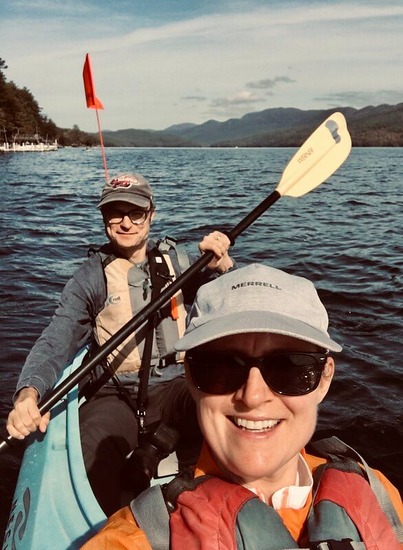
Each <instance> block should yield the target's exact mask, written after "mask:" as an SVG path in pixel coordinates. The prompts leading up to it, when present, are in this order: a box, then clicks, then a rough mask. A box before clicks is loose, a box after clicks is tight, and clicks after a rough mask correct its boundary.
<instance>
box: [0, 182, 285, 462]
mask: <svg viewBox="0 0 403 550" xmlns="http://www.w3.org/2000/svg"><path fill="white" fill-rule="evenodd" d="M280 197H281V195H280V193H279V192H278V191H273V192H272V193H271V194H270V195H269V196H268V197H266V199H264V200H263V201H262V202H261V203H260V204H258V206H256V207H255V208H254V209H253V210H252V212H250V213H249V214H248V215H247V216H245V218H243V219H242V220H241V221H240V222H239V223H238V224H237V225H236V226H235V227H234V228H233V229H231V230H230V231H226V232H225V233H226V235H227V236H228V238H229V239H230V241H231V244H232V245H233V244H234V243H235V239H236V238H237V237H238V236H239V235H240V234H241V233H243V231H245V229H247V228H248V227H249V226H250V225H252V223H253V222H254V221H255V220H257V218H259V217H260V216H261V215H262V214H263V213H264V212H265V211H266V210H268V209H269V208H270V206H272V205H273V204H274V203H275V202H276V201H277V200H278V199H279V198H280ZM213 257H214V253H213V252H211V251H208V252H206V253H205V254H203V256H201V257H200V258H199V259H198V260H197V261H196V262H195V263H194V264H193V265H191V266H190V267H189V268H188V269H187V270H186V271H184V272H183V273H182V275H180V276H179V277H178V278H177V279H175V281H173V282H172V283H171V284H170V285H169V286H168V287H167V288H166V289H165V290H163V291H162V292H161V294H160V295H159V297H158V298H157V299H156V300H154V301H153V302H151V303H150V304H148V305H147V306H146V307H144V308H143V309H142V310H141V311H140V312H139V313H138V314H137V315H135V316H134V317H133V318H132V319H131V320H130V321H129V322H128V323H126V324H125V325H124V326H123V327H122V328H121V329H119V330H118V332H116V333H115V334H114V335H113V336H111V338H109V340H108V341H107V342H105V344H103V345H102V346H101V347H100V348H99V350H98V351H97V352H96V353H95V355H94V356H93V357H91V358H89V359H88V360H86V361H84V362H83V364H82V365H81V366H80V367H79V368H78V369H77V370H76V371H75V372H73V373H72V374H70V376H68V377H67V378H66V380H64V382H62V383H61V384H59V385H58V386H57V387H56V388H55V389H54V390H52V391H51V392H50V394H49V395H48V396H47V397H46V398H45V399H43V400H42V401H41V402H40V403H39V405H38V408H39V411H40V413H41V414H45V413H46V412H48V411H49V410H50V409H51V408H52V407H53V406H54V405H55V404H56V403H57V402H58V401H60V399H62V398H63V397H64V396H65V395H67V393H68V392H69V391H70V390H71V389H72V388H74V386H76V385H77V384H78V383H79V382H80V381H81V380H82V379H83V378H84V377H85V376H86V375H87V374H88V373H90V372H91V371H92V370H93V369H94V368H95V367H96V366H97V365H99V363H101V361H103V360H104V359H105V358H106V357H108V355H109V354H110V353H112V351H114V350H115V349H116V348H117V346H119V345H120V344H121V343H122V342H124V340H126V338H127V337H128V336H130V335H131V334H132V333H133V332H134V331H135V330H136V329H137V328H139V327H140V326H141V325H142V324H143V323H145V322H146V321H147V320H148V319H149V318H150V317H151V315H153V314H154V313H155V312H156V311H158V310H159V309H160V308H161V307H162V306H163V305H164V304H165V303H166V302H167V301H168V300H169V299H170V298H171V297H172V296H173V295H174V294H176V292H177V291H178V290H180V289H181V288H182V287H183V285H184V284H185V283H187V282H188V281H190V279H192V278H193V277H194V275H196V273H198V272H199V271H201V270H202V269H203V268H204V267H205V266H206V265H207V264H208V263H210V261H211V260H212V259H213ZM13 439H14V438H13V437H12V436H11V435H8V436H7V437H6V438H4V439H3V441H2V442H1V443H0V452H1V450H2V449H3V448H4V447H6V446H7V445H10V444H11V441H12V440H13Z"/></svg>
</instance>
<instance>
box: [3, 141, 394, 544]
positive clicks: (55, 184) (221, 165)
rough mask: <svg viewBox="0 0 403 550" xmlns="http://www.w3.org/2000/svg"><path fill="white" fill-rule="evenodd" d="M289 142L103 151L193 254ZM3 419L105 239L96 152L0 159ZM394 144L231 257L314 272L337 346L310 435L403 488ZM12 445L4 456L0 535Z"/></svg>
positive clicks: (268, 223) (278, 166)
mask: <svg viewBox="0 0 403 550" xmlns="http://www.w3.org/2000/svg"><path fill="white" fill-rule="evenodd" d="M294 152H295V150H294V149H286V148H285V149H134V148H119V149H108V150H107V160H108V167H109V173H110V174H111V175H113V174H115V173H117V172H122V171H138V172H141V173H143V174H144V175H145V176H146V177H148V178H149V180H150V181H151V183H152V184H153V186H154V188H155V194H156V198H157V215H156V218H155V222H154V226H153V235H154V236H156V237H158V236H163V235H171V236H175V237H176V238H177V239H178V240H179V241H181V242H183V243H186V244H187V245H188V248H189V250H190V251H193V252H194V251H196V250H197V242H198V241H199V240H200V239H201V237H202V236H203V235H204V234H205V233H206V232H207V231H209V230H210V229H213V228H219V229H230V228H231V227H233V226H235V225H236V224H237V223H238V222H239V221H240V220H241V219H242V218H243V217H244V216H245V215H246V214H248V213H249V212H250V211H251V210H252V209H253V208H254V207H255V206H256V205H257V204H259V203H260V202H261V201H262V200H263V199H264V198H265V197H266V196H267V195H268V194H269V193H270V192H271V191H273V190H274V189H275V187H276V185H277V182H278V181H279V179H280V176H281V173H282V171H283V169H284V168H285V166H286V165H287V163H288V161H289V160H290V159H291V157H292V155H293V154H294ZM0 182H1V188H2V192H1V203H0V224H1V236H2V239H1V242H0V256H1V264H0V300H1V317H2V319H1V326H0V369H1V371H0V373H1V374H0V376H1V389H0V422H1V428H0V429H1V431H2V432H3V428H2V427H3V426H4V425H5V420H6V417H7V414H8V411H9V410H10V407H11V399H12V394H13V391H14V387H15V384H16V381H17V378H18V375H19V371H20V369H21V366H22V364H23V362H24V358H25V356H26V355H27V353H28V351H29V350H30V348H31V347H32V345H33V343H34V341H35V340H36V338H37V337H38V336H39V334H40V332H41V331H42V329H43V328H44V327H45V326H46V324H47V323H48V321H49V318H50V316H51V315H52V313H53V310H54V309H55V306H56V303H57V298H58V295H59V293H60V292H61V290H62V288H63V286H64V284H65V282H66V281H67V279H68V278H69V277H70V275H71V274H72V272H73V270H74V269H75V268H76V267H78V266H79V265H80V263H81V262H82V261H83V260H84V258H85V257H86V251H87V248H88V246H89V245H90V244H91V243H102V242H103V240H104V234H103V228H102V223H101V217H100V214H99V212H98V211H97V209H96V204H97V201H98V197H99V194H100V191H101V188H102V186H103V183H104V174H103V167H102V160H101V154H100V150H99V149H97V148H95V149H91V150H84V149H60V150H58V151H56V152H50V153H41V154H40V153H37V154H34V153H20V154H11V153H10V154H7V155H0ZM402 207H403V149H399V148H390V149H388V148H386V149H358V148H357V149H353V150H352V152H351V154H350V156H349V158H348V159H347V161H346V162H345V164H344V165H343V166H342V167H341V168H340V170H339V171H338V172H337V173H336V174H335V175H333V176H331V178H330V179H329V180H328V181H327V182H326V183H324V184H322V185H321V186H319V187H318V188H317V189H316V190H314V191H312V192H311V193H309V194H308V195H306V196H304V197H301V198H298V199H292V198H287V197H284V198H282V199H281V200H280V201H278V202H277V203H276V204H275V205H274V206H273V207H272V208H271V209H270V210H268V211H267V212H266V213H265V214H264V215H263V216H262V217H261V218H259V220H257V222H256V223H255V224H253V226H251V227H250V228H249V229H248V230H247V231H246V232H245V233H244V234H242V235H240V236H239V237H238V239H237V242H236V243H235V246H234V248H233V250H232V255H233V256H234V257H235V258H236V260H237V262H238V264H239V265H243V264H245V263H250V262H252V261H257V262H264V263H268V264H270V265H272V266H274V267H277V268H280V269H285V270H287V271H289V272H291V273H294V274H299V275H303V276H305V277H308V278H310V279H311V280H313V281H314V283H315V284H316V286H317V288H318V291H319V294H320V296H321V298H322V300H323V302H324V303H325V305H326V307H327V309H328V312H329V316H330V320H331V328H330V333H331V335H332V336H333V338H334V339H335V340H336V341H337V342H340V343H341V344H342V345H343V347H344V349H343V352H342V353H341V354H339V355H338V356H337V358H336V361H337V362H336V367H337V373H336V377H335V380H334V382H333V385H332V387H331V390H330V393H329V395H328V397H327V399H326V401H325V403H324V404H323V405H322V406H321V410H320V419H319V423H318V430H320V431H321V432H323V434H325V435H327V434H328V432H332V433H335V434H336V435H338V436H339V437H341V438H342V439H344V440H345V441H346V442H347V443H349V444H352V445H353V446H355V448H356V449H357V450H358V451H360V452H361V453H362V454H363V455H364V456H365V458H366V459H367V461H368V462H369V463H370V465H372V466H375V467H378V468H379V469H381V470H382V471H383V472H384V473H386V474H387V475H388V477H389V478H390V479H391V480H392V481H393V483H395V485H397V486H398V487H399V489H400V490H401V489H402V486H403V474H402V471H401V465H402V458H403V456H402V455H403V424H402V376H403V362H402V359H401V357H402V354H401V351H402V343H401V342H402V334H403V330H402V329H403V317H402V309H403V274H402V253H403V240H402V226H403V208H402ZM20 456H21V451H20V452H18V451H17V452H11V451H7V452H5V453H3V454H2V455H1V456H0V502H1V512H0V515H1V517H0V533H1V535H2V534H3V532H4V528H5V524H6V521H7V517H8V512H9V507H10V504H11V498H12V493H13V489H14V485H15V479H16V475H17V472H18V467H19V463H20Z"/></svg>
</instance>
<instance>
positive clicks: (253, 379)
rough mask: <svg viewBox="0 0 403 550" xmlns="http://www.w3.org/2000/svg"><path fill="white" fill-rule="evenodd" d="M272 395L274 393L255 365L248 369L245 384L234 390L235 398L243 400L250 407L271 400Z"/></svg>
mask: <svg viewBox="0 0 403 550" xmlns="http://www.w3.org/2000/svg"><path fill="white" fill-rule="evenodd" d="M273 397H274V393H273V392H272V390H271V389H270V388H269V386H268V385H267V384H266V382H265V381H264V379H263V376H262V373H261V372H260V369H259V368H257V367H252V368H251V369H250V371H249V375H248V379H247V380H246V382H245V384H244V385H243V386H242V387H240V388H239V390H237V391H236V392H235V398H236V399H239V400H241V401H243V402H244V403H245V405H247V406H248V408H250V409H253V408H255V407H257V406H258V405H260V404H261V403H264V402H265V401H271V400H272V399H273Z"/></svg>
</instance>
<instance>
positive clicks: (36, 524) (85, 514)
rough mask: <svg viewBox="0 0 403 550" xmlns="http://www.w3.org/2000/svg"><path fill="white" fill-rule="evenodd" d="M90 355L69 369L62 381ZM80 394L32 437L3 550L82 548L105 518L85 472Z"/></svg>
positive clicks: (65, 402) (68, 399) (74, 392)
mask: <svg viewBox="0 0 403 550" xmlns="http://www.w3.org/2000/svg"><path fill="white" fill-rule="evenodd" d="M85 353H86V350H85V349H84V350H83V351H82V352H81V353H79V354H78V355H77V357H76V358H75V360H74V361H73V362H72V364H71V365H69V366H68V367H67V368H66V369H65V370H64V373H63V378H62V380H63V379H64V378H66V377H67V376H68V375H69V374H70V373H71V372H72V371H73V370H75V369H76V368H77V367H78V366H79V365H80V364H81V362H82V360H83V358H84V356H85ZM77 393H78V389H77V387H76V388H74V389H73V390H71V391H70V393H69V394H68V395H67V397H65V398H64V399H63V400H62V401H61V402H60V403H58V404H57V405H55V407H53V409H52V420H51V422H50V423H49V426H48V429H47V432H46V434H36V433H35V434H33V435H32V436H30V438H29V440H28V443H27V447H26V450H25V453H24V457H23V460H22V463H21V468H20V473H19V477H18V481H17V485H16V490H15V493H14V498H13V503H12V508H11V513H10V518H9V522H8V526H7V529H6V533H5V537H4V543H3V550H9V549H10V550H11V549H16V550H28V549H30V550H43V549H44V548H52V550H67V549H75V548H80V547H81V546H82V544H83V543H84V542H85V541H86V540H87V539H88V538H90V537H91V536H93V535H94V534H95V533H96V532H97V531H98V530H99V529H100V528H101V527H102V525H103V524H104V522H105V520H106V517H105V514H104V513H103V511H102V509H101V507H100V506H99V504H98V502H97V500H96V498H95V496H94V494H93V492H92V489H91V486H90V484H89V482H88V478H87V475H86V472H85V467H84V461H83V457H82V452H81V442H80V435H79V430H78V429H77V428H78V405H77V401H78V395H77Z"/></svg>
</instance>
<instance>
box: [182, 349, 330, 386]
mask: <svg viewBox="0 0 403 550" xmlns="http://www.w3.org/2000/svg"><path fill="white" fill-rule="evenodd" d="M327 354H328V352H323V353H316V352H296V351H295V352H281V353H271V354H269V355H265V356H264V357H259V358H257V359H256V358H252V357H248V358H246V357H240V356H238V355H233V354H228V353H223V352H216V351H201V350H198V349H197V348H195V349H193V350H191V351H188V352H187V353H186V359H187V363H188V365H189V370H190V375H191V377H192V380H193V383H194V385H195V386H196V388H197V389H199V390H200V391H202V392H204V393H210V394H213V395H225V394H229V393H233V392H235V391H236V390H238V389H239V388H241V387H242V386H243V385H244V384H245V383H246V381H247V380H248V376H249V371H250V369H251V368H252V367H257V368H258V369H259V370H260V372H261V374H262V377H263V379H264V381H265V382H266V384H267V385H268V386H269V388H270V389H272V390H273V391H275V392H276V393H279V394H281V395H289V396H296V395H306V394H307V393H310V392H312V391H314V390H315V389H316V388H317V387H318V385H319V381H320V377H321V375H322V372H323V369H324V366H325V364H326V360H327V356H328V355H327Z"/></svg>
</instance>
